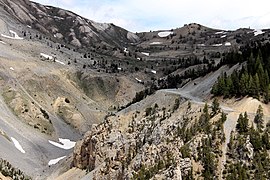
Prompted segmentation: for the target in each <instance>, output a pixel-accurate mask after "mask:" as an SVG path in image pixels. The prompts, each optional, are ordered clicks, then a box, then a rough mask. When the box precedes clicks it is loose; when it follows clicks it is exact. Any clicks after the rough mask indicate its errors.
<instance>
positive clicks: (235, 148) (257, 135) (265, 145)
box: [223, 106, 270, 180]
mask: <svg viewBox="0 0 270 180" xmlns="http://www.w3.org/2000/svg"><path fill="white" fill-rule="evenodd" d="M262 117H263V111H262V107H260V106H259V107H258V110H257V113H256V117H255V119H256V121H255V122H257V123H256V124H257V129H255V128H254V126H253V125H252V126H251V127H250V126H249V125H248V122H249V119H248V117H247V113H245V114H244V116H243V115H242V114H240V115H239V118H238V121H237V126H236V129H237V132H236V133H235V134H232V135H231V139H230V143H229V150H228V158H227V163H226V165H225V167H226V170H225V171H224V172H223V175H224V177H225V179H229V180H234V179H243V180H245V179H256V180H257V179H259V180H264V179H269V177H270V155H269V150H270V141H269V140H270V139H269V132H270V129H269V128H268V127H267V128H263V127H262V126H261V125H262V122H263V121H262Z"/></svg>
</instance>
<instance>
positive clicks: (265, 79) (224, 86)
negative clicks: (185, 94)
mask: <svg viewBox="0 0 270 180" xmlns="http://www.w3.org/2000/svg"><path fill="white" fill-rule="evenodd" d="M269 49H270V45H269V44H266V45H264V46H260V48H257V47H255V48H254V49H252V48H250V49H246V50H245V51H244V52H243V53H242V54H238V55H233V54H232V53H230V54H229V55H228V56H226V58H225V59H228V57H231V58H232V59H231V60H230V61H229V62H228V63H232V64H233V63H236V62H243V60H244V59H245V58H247V59H246V64H244V65H243V67H242V69H241V70H240V71H234V72H233V73H232V74H231V75H227V74H226V73H223V74H222V75H221V76H220V77H219V78H218V80H217V82H216V83H215V84H214V86H213V88H212V91H211V93H212V94H213V95H214V96H224V97H225V98H230V97H232V96H236V97H242V96H246V95H248V96H251V97H254V98H257V99H259V100H264V102H265V103H268V102H269V95H270V81H269V71H270V53H269ZM248 53H249V55H248ZM237 58H238V61H237V60H236V59H237ZM223 61H224V59H223ZM221 63H223V62H221Z"/></svg>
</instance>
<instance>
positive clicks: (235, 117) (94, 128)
mask: <svg viewBox="0 0 270 180" xmlns="http://www.w3.org/2000/svg"><path fill="white" fill-rule="evenodd" d="M0 34H1V36H0V179H5V178H8V177H10V178H12V179H38V180H39V179H230V178H231V179H232V178H233V177H234V178H239V176H236V175H235V174H237V172H238V174H240V173H239V172H240V171H241V173H242V174H243V176H244V177H246V179H248V178H249V179H252V178H253V179H254V178H255V177H259V175H262V177H264V178H266V179H267V178H269V177H270V176H269V171H268V170H269V167H268V165H267V163H268V160H269V158H270V155H269V149H270V145H269V146H268V143H269V142H270V140H269V137H268V134H269V132H270V131H269V121H270V111H269V104H268V103H265V100H268V99H267V98H268V95H269V92H270V91H269V92H268V90H269V77H268V81H267V80H265V81H263V79H264V78H263V77H267V76H268V72H267V68H269V67H270V66H269V64H268V59H269V56H268V54H267V53H266V52H268V51H267V50H268V47H269V46H268V45H269V40H270V30H268V29H263V30H255V29H250V28H241V29H237V30H235V31H228V30H227V31H226V30H220V29H213V28H209V27H206V26H203V25H200V24H197V23H191V24H185V25H184V26H183V27H180V28H176V29H171V30H160V31H150V32H140V33H132V32H129V31H127V30H125V29H123V28H121V27H118V26H116V25H114V24H108V23H97V22H95V21H93V20H88V19H86V18H83V17H81V16H79V15H77V14H75V13H72V12H70V11H66V10H63V9H60V8H56V7H51V6H44V5H41V4H38V3H34V2H31V1H28V0H18V1H17V0H16V1H15V0H0ZM251 54H252V55H251ZM253 55H254V57H253ZM252 63H253V64H256V66H254V68H250V65H251V64H252ZM259 64H261V66H262V64H263V65H264V66H263V68H261V67H260V65H259ZM246 67H249V68H250V69H251V70H246V71H247V72H245V68H246ZM259 67H260V68H259ZM257 71H258V73H257ZM237 72H241V73H242V74H244V75H245V76H244V75H243V77H248V78H246V79H244V78H242V77H241V76H242V74H240V73H239V74H237ZM235 74H236V75H235ZM256 74H257V75H256ZM258 74H259V75H258ZM235 76H237V78H236V77H235ZM238 76H239V77H238ZM221 77H223V79H221ZM256 77H258V78H257V79H258V81H260V82H261V83H260V82H257V81H255V80H254V81H253V79H255V78H256ZM238 79H240V80H239V81H238ZM241 79H242V80H241ZM265 79H267V78H265ZM222 80H223V81H222ZM230 80H231V81H230ZM233 80H234V82H239V84H240V82H241V83H242V81H243V84H244V85H246V86H247V88H246V89H248V90H246V94H244V92H245V91H241V90H242V89H240V88H239V87H240V85H239V86H235V88H233V87H234V86H233V85H235V84H236V83H235V84H233V83H232V81H233ZM255 83H257V84H255ZM254 84H255V85H256V87H260V88H257V89H254V86H255V85H254ZM241 85H242V84H241ZM212 87H216V89H215V88H212ZM237 88H238V89H240V90H239V91H236V89H237ZM213 89H214V90H216V91H215V92H214V93H213ZM225 90H226V91H225ZM233 90H235V92H234V91H233ZM223 91H224V92H223ZM228 92H230V93H228ZM215 93H216V94H215ZM222 93H223V94H222ZM233 93H234V94H233ZM217 102H218V103H217ZM260 107H261V111H262V112H263V113H262V112H260V111H258V109H260ZM245 113H246V116H245V115H244V114H245ZM240 114H242V116H245V117H241V118H240ZM245 118H246V119H245ZM256 118H257V119H256ZM258 118H259V120H258ZM243 119H244V120H243ZM242 121H245V123H243V122H242ZM241 123H242V124H241ZM243 124H244V125H243ZM260 127H261V128H260ZM255 135H256V136H255ZM258 139H259V140H258ZM257 141H259V143H260V142H263V143H261V144H260V145H257V143H258V142H257ZM269 144H270V143H269ZM233 147H236V148H235V149H234V148H233ZM259 157H263V158H264V159H260V158H259ZM256 158H257V159H256ZM254 159H256V160H258V159H259V160H260V161H255V160H254ZM264 160H265V161H264ZM261 161H264V162H265V164H264V163H263V162H262V163H261ZM258 162H260V163H261V164H256V163H258ZM269 162H270V161H269ZM237 163H238V164H237ZM239 163H240V164H239ZM236 166H237V168H234V167H236ZM241 168H243V169H245V168H246V169H247V172H244V171H243V170H242V169H241ZM233 169H237V170H239V171H237V172H236V170H233ZM256 169H259V170H260V173H259V175H258V173H257V171H256ZM242 174H241V175H242Z"/></svg>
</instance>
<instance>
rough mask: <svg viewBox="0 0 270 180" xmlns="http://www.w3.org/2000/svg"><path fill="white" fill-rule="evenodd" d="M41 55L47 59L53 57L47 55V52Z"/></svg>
mask: <svg viewBox="0 0 270 180" xmlns="http://www.w3.org/2000/svg"><path fill="white" fill-rule="evenodd" d="M40 55H41V56H42V57H44V58H46V59H49V60H52V59H53V57H52V56H50V55H47V54H44V53H40Z"/></svg>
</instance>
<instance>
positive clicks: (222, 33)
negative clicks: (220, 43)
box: [215, 31, 226, 34]
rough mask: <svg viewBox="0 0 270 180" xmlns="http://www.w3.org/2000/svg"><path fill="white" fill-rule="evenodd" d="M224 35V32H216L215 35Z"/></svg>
mask: <svg viewBox="0 0 270 180" xmlns="http://www.w3.org/2000/svg"><path fill="white" fill-rule="evenodd" d="M224 33H226V32H224V31H219V32H216V33H215V34H224Z"/></svg>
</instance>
